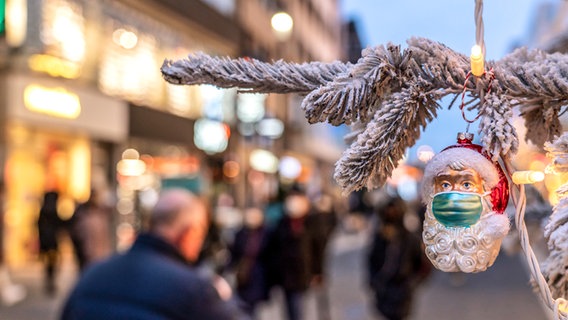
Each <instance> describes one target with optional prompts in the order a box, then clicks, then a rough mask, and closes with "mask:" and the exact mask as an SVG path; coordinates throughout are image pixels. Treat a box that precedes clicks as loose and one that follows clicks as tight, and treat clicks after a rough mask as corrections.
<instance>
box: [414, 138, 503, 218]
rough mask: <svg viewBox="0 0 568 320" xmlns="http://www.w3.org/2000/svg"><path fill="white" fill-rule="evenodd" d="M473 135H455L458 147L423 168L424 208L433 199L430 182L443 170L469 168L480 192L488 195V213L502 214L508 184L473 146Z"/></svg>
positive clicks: (451, 147)
mask: <svg viewBox="0 0 568 320" xmlns="http://www.w3.org/2000/svg"><path fill="white" fill-rule="evenodd" d="M472 140H473V134H471V133H459V134H458V143H457V144H455V145H452V146H449V147H447V148H445V149H444V150H442V151H441V152H440V153H438V154H437V155H436V156H434V157H433V158H432V159H431V160H430V161H429V162H428V164H427V165H426V168H425V170H424V177H423V179H422V200H423V202H424V203H425V204H428V203H429V202H430V201H431V200H432V197H433V196H434V178H435V177H436V176H437V175H438V174H439V173H440V172H441V171H442V170H444V169H446V168H448V167H450V168H456V169H463V168H472V169H473V170H475V171H476V172H477V173H478V174H479V175H480V176H481V179H483V188H484V190H485V191H490V192H491V203H492V207H493V208H492V210H493V211H495V212H497V213H503V212H504V211H505V208H506V207H507V202H508V200H509V184H508V181H507V178H506V177H505V174H504V173H503V170H502V169H501V167H500V165H499V164H498V163H494V162H492V161H491V160H490V159H491V158H490V157H489V156H488V155H487V154H485V153H483V152H482V146H480V145H477V144H473V143H472Z"/></svg>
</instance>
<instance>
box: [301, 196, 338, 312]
mask: <svg viewBox="0 0 568 320" xmlns="http://www.w3.org/2000/svg"><path fill="white" fill-rule="evenodd" d="M336 225H337V215H336V212H335V209H334V205H333V198H332V197H331V195H329V194H326V193H322V194H320V195H318V196H317V197H316V198H315V200H314V203H313V208H312V210H311V212H310V213H309V214H308V215H307V217H306V228H307V230H308V231H309V233H310V244H311V254H312V265H311V273H312V276H311V277H312V279H311V285H312V288H313V289H314V293H315V296H316V302H317V311H318V314H319V318H318V319H320V320H327V319H331V315H330V306H329V298H328V292H327V283H326V276H327V272H326V271H327V270H326V268H325V266H326V253H327V245H328V243H329V240H330V238H331V235H332V233H333V231H334V230H335V226H336Z"/></svg>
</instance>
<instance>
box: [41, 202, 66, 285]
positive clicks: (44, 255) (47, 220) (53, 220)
mask: <svg viewBox="0 0 568 320" xmlns="http://www.w3.org/2000/svg"><path fill="white" fill-rule="evenodd" d="M58 199H59V193H57V192H56V191H48V192H46V193H45V194H44V196H43V203H42V205H41V208H40V210H39V217H38V220H37V227H38V235H39V252H40V258H41V259H42V261H43V264H44V290H45V292H46V293H47V294H49V295H52V294H54V293H55V291H56V289H57V288H56V286H55V275H56V272H57V265H58V263H59V246H58V234H59V231H60V229H61V228H62V226H63V221H62V220H61V218H60V217H59V214H58V211H57V200H58Z"/></svg>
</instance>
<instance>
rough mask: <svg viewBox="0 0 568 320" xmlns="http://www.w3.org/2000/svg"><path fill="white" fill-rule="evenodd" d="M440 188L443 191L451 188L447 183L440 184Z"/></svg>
mask: <svg viewBox="0 0 568 320" xmlns="http://www.w3.org/2000/svg"><path fill="white" fill-rule="evenodd" d="M441 186H442V188H443V189H449V188H451V187H452V185H451V184H450V183H449V182H442V184H441Z"/></svg>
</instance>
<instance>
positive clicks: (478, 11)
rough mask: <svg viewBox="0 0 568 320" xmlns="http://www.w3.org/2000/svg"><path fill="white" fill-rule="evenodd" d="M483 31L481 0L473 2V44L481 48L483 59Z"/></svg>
mask: <svg viewBox="0 0 568 320" xmlns="http://www.w3.org/2000/svg"><path fill="white" fill-rule="evenodd" d="M484 31H485V28H484V27H483V0H475V43H476V44H477V45H478V46H480V47H481V52H482V53H483V59H485V40H484V39H483V38H484V37H483V35H484Z"/></svg>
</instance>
